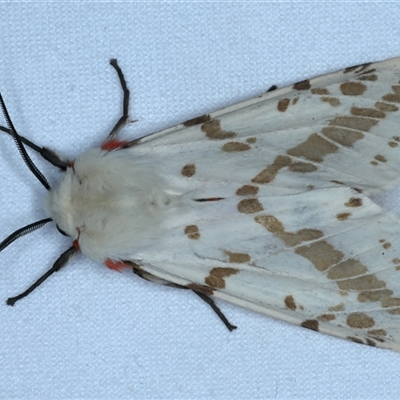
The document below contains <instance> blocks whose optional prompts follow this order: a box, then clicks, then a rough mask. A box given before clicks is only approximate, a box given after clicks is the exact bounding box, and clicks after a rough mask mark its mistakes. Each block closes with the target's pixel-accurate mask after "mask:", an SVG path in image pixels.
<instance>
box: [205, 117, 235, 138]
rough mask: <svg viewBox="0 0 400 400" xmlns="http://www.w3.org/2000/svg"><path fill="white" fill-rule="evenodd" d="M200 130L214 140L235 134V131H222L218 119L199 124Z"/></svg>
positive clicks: (231, 136)
mask: <svg viewBox="0 0 400 400" xmlns="http://www.w3.org/2000/svg"><path fill="white" fill-rule="evenodd" d="M201 130H202V131H203V132H204V133H205V134H206V136H207V137H208V138H209V139H214V140H224V139H231V138H233V137H235V136H236V133H235V132H230V131H224V130H223V129H221V122H220V121H219V120H218V119H214V120H211V121H207V122H205V123H204V124H203V125H202V126H201Z"/></svg>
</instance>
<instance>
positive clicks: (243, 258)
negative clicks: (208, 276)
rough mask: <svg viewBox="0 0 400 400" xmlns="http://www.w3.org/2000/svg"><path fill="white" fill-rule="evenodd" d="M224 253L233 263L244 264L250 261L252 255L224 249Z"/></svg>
mask: <svg viewBox="0 0 400 400" xmlns="http://www.w3.org/2000/svg"><path fill="white" fill-rule="evenodd" d="M224 253H225V254H226V255H227V256H228V258H229V260H228V262H230V263H233V264H244V263H249V262H250V260H251V257H250V256H249V255H248V254H247V253H233V252H231V251H227V250H224Z"/></svg>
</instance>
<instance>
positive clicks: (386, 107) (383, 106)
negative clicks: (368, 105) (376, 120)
mask: <svg viewBox="0 0 400 400" xmlns="http://www.w3.org/2000/svg"><path fill="white" fill-rule="evenodd" d="M375 108H377V109H378V110H380V111H383V112H393V111H398V109H399V107H397V106H395V105H394V104H389V103H384V102H382V101H377V102H376V103H375Z"/></svg>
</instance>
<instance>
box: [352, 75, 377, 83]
mask: <svg viewBox="0 0 400 400" xmlns="http://www.w3.org/2000/svg"><path fill="white" fill-rule="evenodd" d="M357 79H358V80H360V81H371V82H374V81H377V80H378V76H377V75H376V74H371V75H364V76H360V77H358V78H357Z"/></svg>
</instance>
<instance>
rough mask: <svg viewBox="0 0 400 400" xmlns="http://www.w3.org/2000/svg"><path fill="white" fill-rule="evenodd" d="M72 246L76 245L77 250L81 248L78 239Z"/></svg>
mask: <svg viewBox="0 0 400 400" xmlns="http://www.w3.org/2000/svg"><path fill="white" fill-rule="evenodd" d="M72 246H74V247H75V249H76V250H80V247H79V242H78V240H74V242H73V243H72Z"/></svg>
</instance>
